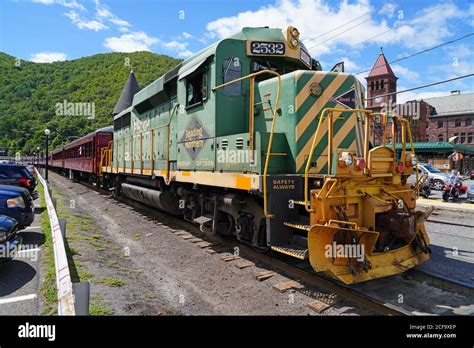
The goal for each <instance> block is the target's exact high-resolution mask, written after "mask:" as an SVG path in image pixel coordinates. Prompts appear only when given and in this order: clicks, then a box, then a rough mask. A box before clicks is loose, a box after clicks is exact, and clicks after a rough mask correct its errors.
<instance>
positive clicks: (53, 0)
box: [33, 0, 85, 11]
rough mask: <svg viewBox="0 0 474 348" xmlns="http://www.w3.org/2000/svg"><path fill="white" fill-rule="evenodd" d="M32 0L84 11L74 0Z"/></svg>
mask: <svg viewBox="0 0 474 348" xmlns="http://www.w3.org/2000/svg"><path fill="white" fill-rule="evenodd" d="M33 2H36V3H38V4H43V5H54V4H56V5H62V6H64V7H68V8H75V9H78V10H81V11H84V10H85V8H84V6H82V5H81V4H79V3H78V2H77V1H76V0H71V1H66V0H33Z"/></svg>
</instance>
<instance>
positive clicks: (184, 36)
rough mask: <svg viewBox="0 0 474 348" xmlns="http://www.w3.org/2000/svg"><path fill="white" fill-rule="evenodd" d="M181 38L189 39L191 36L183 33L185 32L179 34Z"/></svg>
mask: <svg viewBox="0 0 474 348" xmlns="http://www.w3.org/2000/svg"><path fill="white" fill-rule="evenodd" d="M181 36H182V37H183V38H184V39H191V38H192V37H193V36H192V35H191V34H189V33H187V32H185V31H184V32H183V33H182V34H181Z"/></svg>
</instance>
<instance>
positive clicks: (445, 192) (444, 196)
mask: <svg viewBox="0 0 474 348" xmlns="http://www.w3.org/2000/svg"><path fill="white" fill-rule="evenodd" d="M443 201H445V202H447V201H449V193H448V191H444V192H443Z"/></svg>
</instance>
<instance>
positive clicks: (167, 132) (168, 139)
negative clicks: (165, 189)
mask: <svg viewBox="0 0 474 348" xmlns="http://www.w3.org/2000/svg"><path fill="white" fill-rule="evenodd" d="M178 107H179V104H178V103H176V105H175V106H173V109H172V110H171V115H170V119H169V120H168V124H167V125H166V141H167V143H168V146H167V147H166V178H165V184H166V185H169V184H170V182H171V171H170V127H171V121H172V120H173V117H174V115H175V114H176V110H178Z"/></svg>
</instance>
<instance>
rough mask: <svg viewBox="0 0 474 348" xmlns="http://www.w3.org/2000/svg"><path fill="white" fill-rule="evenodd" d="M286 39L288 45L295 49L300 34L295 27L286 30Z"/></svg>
mask: <svg viewBox="0 0 474 348" xmlns="http://www.w3.org/2000/svg"><path fill="white" fill-rule="evenodd" d="M286 38H287V40H288V45H289V46H290V47H291V48H293V49H295V48H296V47H298V44H299V41H298V40H299V38H300V32H299V31H298V29H296V28H295V27H292V26H289V27H288V29H287V30H286Z"/></svg>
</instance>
